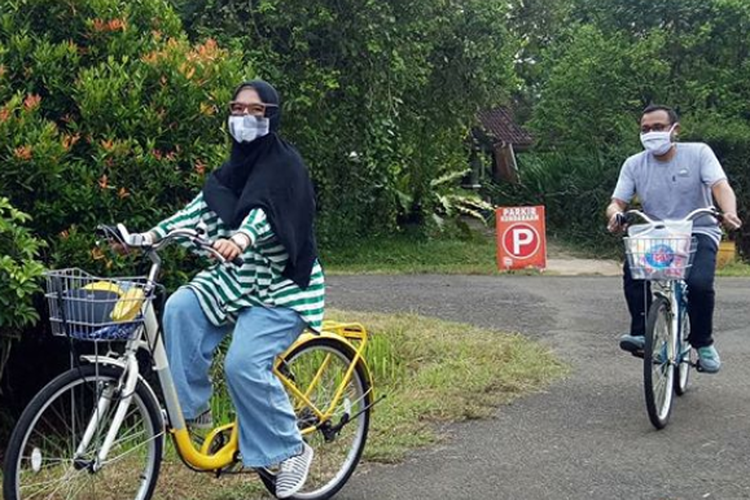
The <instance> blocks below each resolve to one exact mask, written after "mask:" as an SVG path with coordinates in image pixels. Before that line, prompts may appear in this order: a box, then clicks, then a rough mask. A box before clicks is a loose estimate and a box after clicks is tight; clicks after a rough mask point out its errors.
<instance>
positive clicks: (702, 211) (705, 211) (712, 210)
mask: <svg viewBox="0 0 750 500" xmlns="http://www.w3.org/2000/svg"><path fill="white" fill-rule="evenodd" d="M703 215H709V216H711V217H714V218H716V219H717V220H718V221H719V222H721V221H722V220H723V219H724V214H722V213H721V212H719V211H718V210H717V209H716V207H708V208H697V209H695V210H693V211H692V212H690V213H689V214H687V216H686V217H685V218H684V219H682V220H677V221H671V222H688V221H693V220H695V219H696V218H698V217H700V216H703ZM636 217H637V218H640V219H642V220H644V221H646V222H647V223H648V224H651V225H656V224H660V223H663V222H665V221H663V220H654V219H652V218H651V217H649V216H648V215H646V214H645V213H643V212H641V211H640V210H628V211H627V212H620V213H618V214H617V223H618V225H620V226H622V225H625V224H630V223H632V222H633V221H634V220H635V219H636Z"/></svg>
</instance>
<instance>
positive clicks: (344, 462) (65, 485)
mask: <svg viewBox="0 0 750 500" xmlns="http://www.w3.org/2000/svg"><path fill="white" fill-rule="evenodd" d="M102 230H103V231H104V232H105V234H106V235H107V236H108V237H110V238H111V237H115V235H116V234H117V233H116V229H113V228H108V227H104V226H102ZM179 238H186V239H188V240H189V241H191V242H193V243H194V244H195V245H197V246H199V247H200V248H203V249H205V250H206V251H208V252H212V251H213V249H212V247H211V243H210V242H208V241H206V240H204V239H202V238H201V236H200V235H199V234H198V233H197V232H195V231H192V230H184V229H181V230H176V231H173V232H172V233H170V234H169V235H167V236H166V237H165V238H163V239H162V240H161V241H160V242H159V243H158V244H155V245H153V246H151V247H150V248H147V249H145V253H146V255H147V256H148V258H149V259H150V260H151V269H150V271H149V273H148V275H147V276H144V277H128V278H99V277H94V276H91V275H89V274H87V273H85V272H83V271H81V270H79V269H64V270H57V271H50V272H49V273H48V274H47V280H46V286H47V293H46V295H47V299H48V305H49V308H50V321H51V325H52V330H53V333H54V334H57V335H65V336H68V337H70V338H72V339H76V340H79V341H90V342H93V346H94V354H90V355H82V356H80V357H79V358H78V359H77V360H76V361H77V363H76V365H77V366H74V367H73V368H72V369H70V370H69V371H67V372H65V373H63V374H61V375H60V376H58V377H57V378H55V379H54V380H53V381H52V382H50V383H49V384H48V385H47V386H45V387H44V388H43V389H42V390H41V391H40V392H39V393H38V394H37V395H36V396H35V397H34V398H33V400H32V401H31V402H30V403H29V405H28V407H27V408H26V409H25V410H24V412H23V414H22V415H21V417H20V419H19V421H18V423H17V424H16V427H15V429H14V431H13V434H12V436H11V439H10V442H9V445H8V450H7V453H6V455H5V467H4V470H3V472H4V484H3V493H4V498H5V499H6V500H27V499H36V498H38V499H58V498H60V499H62V498H65V499H76V498H77V499H99V498H101V499H119V498H123V499H124V498H133V499H136V500H148V499H149V498H151V496H152V495H153V493H154V489H155V487H156V482H157V479H158V476H159V469H160V465H161V461H162V454H163V451H164V437H165V436H166V435H169V436H171V437H172V439H173V442H174V446H175V449H176V451H177V454H178V455H179V456H180V458H181V459H182V461H183V462H184V463H185V465H187V466H188V467H190V468H191V469H193V470H195V471H200V472H211V473H213V474H216V475H217V476H218V475H221V474H222V473H237V472H247V471H245V470H243V469H242V464H241V457H240V455H239V449H238V433H239V429H238V425H237V423H236V422H230V423H227V424H225V425H221V426H219V427H217V428H215V429H213V430H211V431H210V432H208V433H206V434H205V437H204V438H203V439H201V440H200V441H199V442H197V443H196V439H195V436H194V435H191V433H189V432H188V429H187V426H186V423H185V419H184V417H183V414H182V410H181V407H180V402H179V400H178V398H177V394H176V392H175V388H174V383H173V380H172V376H171V373H170V370H169V363H168V360H167V356H166V351H165V348H164V343H163V339H162V336H161V334H160V326H159V322H158V319H157V315H156V313H155V311H154V307H153V300H152V299H153V297H154V295H155V291H156V290H157V287H158V284H157V277H158V275H159V270H160V267H161V259H160V257H159V255H158V252H159V250H160V249H162V248H164V247H165V246H166V245H168V244H169V243H170V242H172V241H174V240H176V239H179ZM217 258H219V259H220V260H222V262H223V259H221V256H217ZM367 341H368V336H367V332H366V331H365V329H364V328H363V327H362V325H359V324H356V323H352V324H345V323H335V322H325V323H324V325H323V328H322V331H321V332H305V333H304V334H303V335H301V336H300V338H299V339H297V341H296V342H295V343H294V345H292V346H291V347H290V348H289V349H288V350H287V352H285V353H284V354H283V355H281V356H280V357H279V358H278V360H277V362H276V364H275V367H274V373H275V374H276V376H278V377H279V379H280V380H281V381H282V383H283V385H284V387H285V388H286V390H287V392H288V394H289V396H290V399H291V401H292V403H293V406H294V409H295V412H296V414H297V419H298V426H299V428H300V431H301V433H302V435H303V437H304V439H305V440H306V441H307V443H308V444H309V445H310V446H312V447H313V448H315V461H314V462H313V465H312V468H311V470H310V473H309V476H308V480H307V483H306V484H305V487H304V488H303V490H302V491H300V492H299V493H297V494H296V495H295V496H294V498H298V499H325V498H330V497H332V496H333V495H335V494H336V493H337V492H338V491H339V490H340V489H341V488H342V487H343V486H344V484H345V483H346V481H347V480H348V479H349V477H351V475H352V473H353V472H354V469H355V468H356V466H357V464H358V462H359V460H360V458H361V455H362V451H363V449H364V447H365V443H366V440H367V432H368V428H369V422H370V411H371V408H372V405H373V404H374V394H373V386H372V379H371V376H370V372H369V370H368V367H367V363H366V361H365V359H364V357H363V353H364V350H365V348H366V346H367ZM101 352H104V354H101ZM142 352H145V353H147V354H148V355H147V356H146V358H147V359H148V362H149V364H150V366H151V368H152V370H153V372H154V373H155V375H156V379H157V380H158V387H159V389H160V391H159V392H160V394H161V398H157V396H156V391H155V390H154V389H153V388H152V386H151V385H150V383H149V382H148V381H147V379H146V378H145V377H144V375H143V374H142V373H141V369H140V366H139V365H140V363H142V362H143V358H144V356H142V355H141V356H138V354H139V353H142ZM139 359H140V363H139ZM160 399H161V401H163V404H162V403H161V402H160ZM250 472H257V473H258V474H259V475H260V478H261V479H262V481H263V483H264V485H265V486H266V487H267V488H268V490H269V491H270V492H271V493H272V494H273V493H275V474H274V471H273V470H271V469H258V470H255V471H250Z"/></svg>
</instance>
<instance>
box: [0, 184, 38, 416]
mask: <svg viewBox="0 0 750 500" xmlns="http://www.w3.org/2000/svg"><path fill="white" fill-rule="evenodd" d="M30 219H31V217H29V216H28V215H27V214H25V213H23V212H20V211H19V210H16V209H15V208H13V207H12V206H11V204H10V202H9V201H8V199H7V198H1V197H0V379H2V376H3V371H4V368H5V363H6V361H7V360H8V357H9V355H10V349H11V345H12V343H13V341H14V340H15V339H16V338H17V336H18V333H19V332H20V331H21V330H22V329H23V328H25V327H28V326H31V325H33V324H35V323H36V322H37V321H38V320H39V313H38V312H37V310H36V309H35V308H34V305H33V302H32V299H33V296H34V294H36V293H37V292H38V291H39V289H40V287H39V280H40V278H41V276H42V272H43V271H44V266H43V265H42V264H41V263H40V262H39V261H38V260H37V258H38V256H39V250H40V249H41V248H42V246H43V242H42V241H40V240H38V239H37V238H35V237H33V236H32V235H31V233H30V232H29V230H28V229H27V228H26V227H24V224H26V223H28V222H29V220H30ZM0 420H1V419H0Z"/></svg>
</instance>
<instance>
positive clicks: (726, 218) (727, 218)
mask: <svg viewBox="0 0 750 500" xmlns="http://www.w3.org/2000/svg"><path fill="white" fill-rule="evenodd" d="M721 223H722V224H724V227H725V228H727V229H728V230H730V231H734V230H737V229H739V228H741V227H742V220H740V218H739V217H738V216H737V214H736V213H734V212H724V214H723V217H722V220H721Z"/></svg>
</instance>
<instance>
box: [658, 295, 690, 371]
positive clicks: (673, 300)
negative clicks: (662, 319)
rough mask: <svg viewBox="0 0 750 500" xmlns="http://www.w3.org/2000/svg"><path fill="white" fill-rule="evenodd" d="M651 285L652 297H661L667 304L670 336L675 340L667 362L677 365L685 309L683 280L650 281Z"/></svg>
mask: <svg viewBox="0 0 750 500" xmlns="http://www.w3.org/2000/svg"><path fill="white" fill-rule="evenodd" d="M651 285H652V287H653V288H655V290H652V293H653V294H654V295H657V296H660V297H663V298H664V299H666V300H667V301H668V302H669V313H670V323H671V330H670V332H672V333H671V334H672V335H673V336H674V337H675V338H676V347H677V349H676V350H675V354H674V357H673V358H672V359H670V360H669V362H670V363H671V364H674V365H677V364H679V363H681V362H682V356H683V355H684V352H683V350H684V346H683V345H682V318H683V316H684V314H685V308H686V307H687V304H686V299H687V285H686V283H685V281H684V280H674V281H652V282H651Z"/></svg>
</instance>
